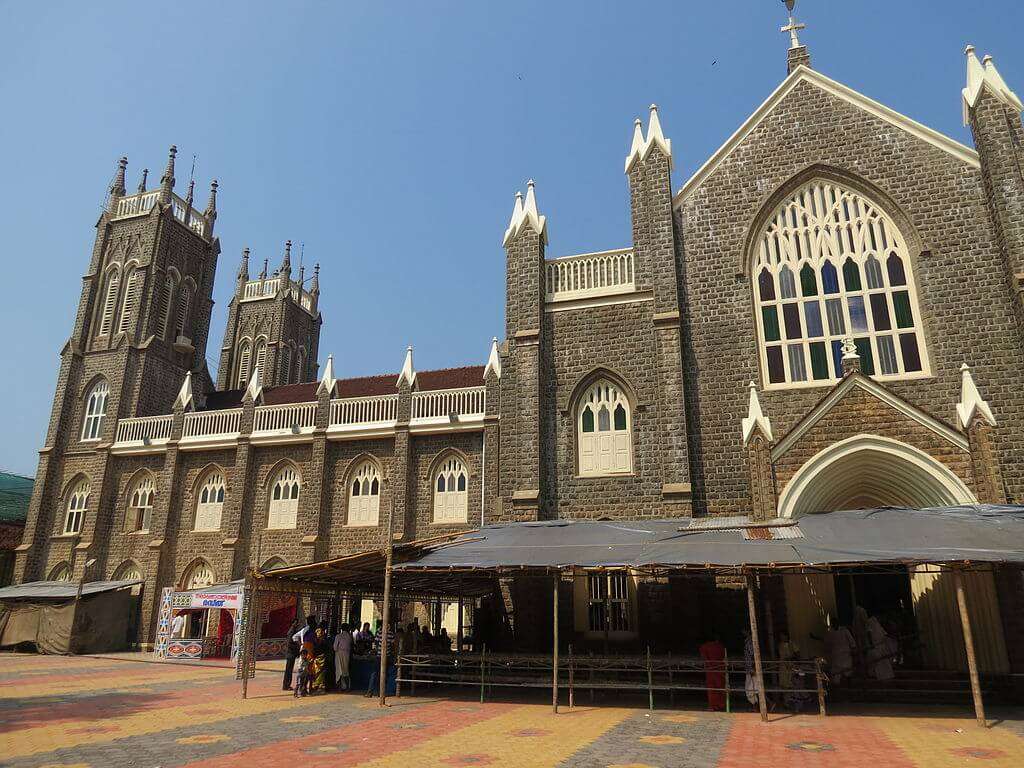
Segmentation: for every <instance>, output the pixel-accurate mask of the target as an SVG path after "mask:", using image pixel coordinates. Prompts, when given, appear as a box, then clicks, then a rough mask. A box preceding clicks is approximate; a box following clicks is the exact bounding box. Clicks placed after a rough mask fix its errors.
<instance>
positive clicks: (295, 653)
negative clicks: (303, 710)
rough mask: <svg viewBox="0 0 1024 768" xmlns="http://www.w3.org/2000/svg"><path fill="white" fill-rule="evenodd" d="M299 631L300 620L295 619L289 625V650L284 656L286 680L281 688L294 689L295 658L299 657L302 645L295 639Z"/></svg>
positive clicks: (285, 689)
mask: <svg viewBox="0 0 1024 768" xmlns="http://www.w3.org/2000/svg"><path fill="white" fill-rule="evenodd" d="M298 631H299V622H298V621H293V622H292V623H291V626H289V627H288V650H287V651H286V652H285V656H284V680H283V681H282V682H281V690H284V691H290V690H291V689H292V677H293V676H294V673H295V660H296V659H297V658H299V651H300V650H301V648H302V646H301V645H300V644H299V642H298V641H297V640H296V639H295V634H296V633H297V632H298Z"/></svg>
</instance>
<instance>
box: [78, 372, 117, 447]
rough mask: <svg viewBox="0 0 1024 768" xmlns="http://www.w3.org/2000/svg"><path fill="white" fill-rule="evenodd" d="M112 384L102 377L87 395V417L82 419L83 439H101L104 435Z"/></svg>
mask: <svg viewBox="0 0 1024 768" xmlns="http://www.w3.org/2000/svg"><path fill="white" fill-rule="evenodd" d="M109 397H110V385H109V384H107V382H106V381H105V380H104V379H100V380H99V381H97V382H96V383H95V384H93V385H92V389H90V390H89V394H87V395H86V396H85V417H84V418H83V419H82V439H83V440H99V439H100V437H101V436H102V435H103V421H104V420H105V419H106V417H107V399H108V398H109Z"/></svg>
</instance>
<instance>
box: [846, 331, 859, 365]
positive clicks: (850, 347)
mask: <svg viewBox="0 0 1024 768" xmlns="http://www.w3.org/2000/svg"><path fill="white" fill-rule="evenodd" d="M858 359H860V355H858V354H857V345H856V344H854V343H853V337H852V336H846V337H845V338H843V360H858Z"/></svg>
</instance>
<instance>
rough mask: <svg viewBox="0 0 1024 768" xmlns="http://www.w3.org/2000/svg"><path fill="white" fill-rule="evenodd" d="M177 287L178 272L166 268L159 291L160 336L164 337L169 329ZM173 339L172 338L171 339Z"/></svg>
mask: <svg viewBox="0 0 1024 768" xmlns="http://www.w3.org/2000/svg"><path fill="white" fill-rule="evenodd" d="M177 287H178V273H177V271H175V270H173V269H171V270H168V272H167V276H166V277H165V278H164V287H163V290H162V291H161V293H160V332H159V335H160V338H161V339H166V338H167V334H168V332H170V331H171V311H172V310H173V309H174V291H175V289H176V288H177ZM172 341H173V339H172Z"/></svg>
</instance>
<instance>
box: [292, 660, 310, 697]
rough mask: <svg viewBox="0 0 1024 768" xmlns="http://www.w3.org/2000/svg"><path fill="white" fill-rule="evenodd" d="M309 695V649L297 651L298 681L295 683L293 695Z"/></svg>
mask: <svg viewBox="0 0 1024 768" xmlns="http://www.w3.org/2000/svg"><path fill="white" fill-rule="evenodd" d="M307 695H309V651H308V650H306V649H305V648H303V649H302V650H301V651H300V652H299V682H298V683H297V684H296V685H295V697H296V698H298V697H300V696H307Z"/></svg>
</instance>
